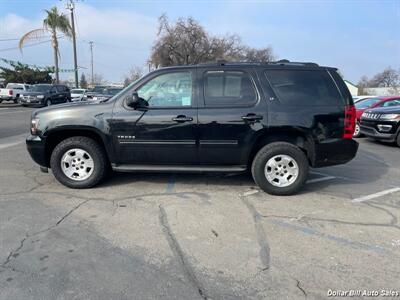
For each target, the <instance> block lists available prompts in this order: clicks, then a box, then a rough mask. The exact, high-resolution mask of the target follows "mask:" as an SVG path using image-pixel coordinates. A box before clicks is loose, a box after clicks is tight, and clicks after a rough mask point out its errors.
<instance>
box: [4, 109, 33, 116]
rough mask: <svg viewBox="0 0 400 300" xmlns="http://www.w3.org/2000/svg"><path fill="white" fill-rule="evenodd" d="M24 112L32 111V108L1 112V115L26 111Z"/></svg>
mask: <svg viewBox="0 0 400 300" xmlns="http://www.w3.org/2000/svg"><path fill="white" fill-rule="evenodd" d="M0 111H1V110H0ZM24 112H28V113H29V112H30V113H32V111H31V110H13V111H9V112H3V113H0V115H10V114H20V113H24Z"/></svg>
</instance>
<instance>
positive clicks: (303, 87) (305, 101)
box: [265, 70, 343, 106]
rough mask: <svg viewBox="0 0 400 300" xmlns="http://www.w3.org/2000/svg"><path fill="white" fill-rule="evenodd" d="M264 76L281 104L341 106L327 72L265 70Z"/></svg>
mask: <svg viewBox="0 0 400 300" xmlns="http://www.w3.org/2000/svg"><path fill="white" fill-rule="evenodd" d="M265 75H266V76H267V78H268V81H269V82H270V84H271V86H272V89H273V90H274V92H275V94H276V96H277V97H278V98H279V101H280V102H281V103H282V104H285V105H307V106H313V105H338V104H343V100H342V97H341V95H340V93H339V90H338V88H337V87H336V85H335V82H334V81H333V80H332V77H331V76H330V75H329V73H328V72H327V71H308V70H266V71H265Z"/></svg>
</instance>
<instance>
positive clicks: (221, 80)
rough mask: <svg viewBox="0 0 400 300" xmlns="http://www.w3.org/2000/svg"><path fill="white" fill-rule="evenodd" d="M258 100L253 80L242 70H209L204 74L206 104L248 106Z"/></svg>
mask: <svg viewBox="0 0 400 300" xmlns="http://www.w3.org/2000/svg"><path fill="white" fill-rule="evenodd" d="M256 100H257V96H256V91H255V88H254V85H253V82H252V80H251V78H250V76H249V75H248V74H246V73H245V72H242V71H209V72H206V73H205V75H204V101H205V105H206V106H248V105H251V104H254V103H255V101H256Z"/></svg>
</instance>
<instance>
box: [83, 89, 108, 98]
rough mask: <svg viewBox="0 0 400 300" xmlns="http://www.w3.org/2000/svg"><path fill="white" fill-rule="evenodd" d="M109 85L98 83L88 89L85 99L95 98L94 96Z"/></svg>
mask: <svg viewBox="0 0 400 300" xmlns="http://www.w3.org/2000/svg"><path fill="white" fill-rule="evenodd" d="M107 87H108V86H107V85H96V86H95V87H93V88H91V89H88V90H87V91H86V92H85V94H84V95H83V99H82V100H84V101H88V100H93V96H94V95H97V94H101V93H102V91H103V90H104V89H105V88H107Z"/></svg>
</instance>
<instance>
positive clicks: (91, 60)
mask: <svg viewBox="0 0 400 300" xmlns="http://www.w3.org/2000/svg"><path fill="white" fill-rule="evenodd" d="M89 44H90V66H91V69H92V70H91V71H92V77H91V79H92V87H94V77H93V76H94V74H93V42H92V41H90V42H89Z"/></svg>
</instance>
